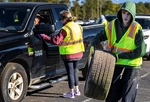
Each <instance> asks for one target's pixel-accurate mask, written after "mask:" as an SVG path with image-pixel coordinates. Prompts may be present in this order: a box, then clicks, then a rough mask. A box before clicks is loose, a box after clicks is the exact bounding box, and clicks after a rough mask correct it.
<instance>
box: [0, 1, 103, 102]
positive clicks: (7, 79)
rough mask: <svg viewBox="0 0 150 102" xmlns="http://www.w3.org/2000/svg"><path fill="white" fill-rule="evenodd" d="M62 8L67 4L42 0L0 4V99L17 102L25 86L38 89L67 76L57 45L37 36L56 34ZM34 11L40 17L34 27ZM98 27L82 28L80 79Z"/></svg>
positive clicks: (99, 26) (64, 8)
mask: <svg viewBox="0 0 150 102" xmlns="http://www.w3.org/2000/svg"><path fill="white" fill-rule="evenodd" d="M62 10H68V7H67V6H66V5H65V4H50V3H44V2H42V3H41V2H14V3H13V2H8V3H0V98H1V99H0V102H3V101H4V102H20V101H21V100H23V99H24V97H25V96H26V93H27V90H28V89H29V88H31V89H40V88H44V87H46V86H48V85H50V84H53V83H55V82H59V81H61V80H66V79H67V77H66V70H65V67H64V64H63V62H62V60H61V57H60V55H59V50H58V46H57V45H51V44H49V43H47V42H45V41H44V40H43V39H42V38H41V36H39V34H41V33H45V34H49V35H50V34H52V35H55V34H57V33H58V31H59V30H60V28H61V27H62V24H61V22H60V21H59V12H60V11H62ZM37 14H40V15H41V16H42V19H41V24H40V25H39V26H38V29H35V26H34V19H35V17H36V15H37ZM102 28H103V26H102V25H98V24H97V25H89V26H84V27H83V32H84V35H83V36H84V45H85V52H84V56H83V58H82V60H81V61H80V63H79V66H78V69H79V70H81V71H82V73H83V77H84V78H85V77H86V71H87V68H88V60H89V59H90V55H91V52H92V51H94V48H93V47H92V46H91V41H92V39H93V37H94V36H95V34H96V33H97V32H99V31H100V30H101V29H102ZM31 49H32V53H29V50H31Z"/></svg>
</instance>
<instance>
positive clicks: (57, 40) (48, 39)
mask: <svg viewBox="0 0 150 102" xmlns="http://www.w3.org/2000/svg"><path fill="white" fill-rule="evenodd" d="M66 35H67V33H66V31H65V30H63V29H62V30H60V31H59V33H58V34H57V35H55V36H52V37H49V36H46V37H43V39H44V40H45V41H46V42H48V43H50V44H53V45H59V44H60V43H61V42H62V41H63V40H64V38H65V37H66ZM82 56H83V52H79V53H75V54H67V55H61V58H62V59H63V60H79V59H81V58H82Z"/></svg>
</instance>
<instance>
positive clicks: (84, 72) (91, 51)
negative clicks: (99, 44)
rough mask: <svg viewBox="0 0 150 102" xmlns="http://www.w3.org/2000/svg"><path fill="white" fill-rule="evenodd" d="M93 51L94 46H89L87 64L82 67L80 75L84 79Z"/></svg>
mask: <svg viewBox="0 0 150 102" xmlns="http://www.w3.org/2000/svg"><path fill="white" fill-rule="evenodd" d="M93 53H94V47H93V46H91V48H90V53H89V56H88V61H87V64H86V66H85V67H84V68H83V69H82V76H83V78H84V79H86V76H87V71H88V68H89V65H90V62H91V58H92V54H93Z"/></svg>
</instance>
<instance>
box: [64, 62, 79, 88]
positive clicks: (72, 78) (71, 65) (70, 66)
mask: <svg viewBox="0 0 150 102" xmlns="http://www.w3.org/2000/svg"><path fill="white" fill-rule="evenodd" d="M78 62H79V61H78V60H76V61H67V60H64V64H65V67H66V71H67V74H68V84H69V88H70V89H73V87H74V86H78V82H79V77H78V71H77V69H78Z"/></svg>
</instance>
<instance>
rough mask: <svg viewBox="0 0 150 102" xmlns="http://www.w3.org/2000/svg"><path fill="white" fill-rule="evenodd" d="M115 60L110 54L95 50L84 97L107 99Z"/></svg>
mask: <svg viewBox="0 0 150 102" xmlns="http://www.w3.org/2000/svg"><path fill="white" fill-rule="evenodd" d="M115 62H116V58H115V57H114V55H113V54H112V53H111V52H106V51H102V50H95V51H94V54H93V56H92V58H91V61H90V65H89V68H88V72H87V76H86V81H85V86H84V95H85V96H87V97H89V98H93V99H97V100H105V99H106V98H107V95H108V92H109V89H110V86H111V82H112V77H113V73H114V68H115Z"/></svg>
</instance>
